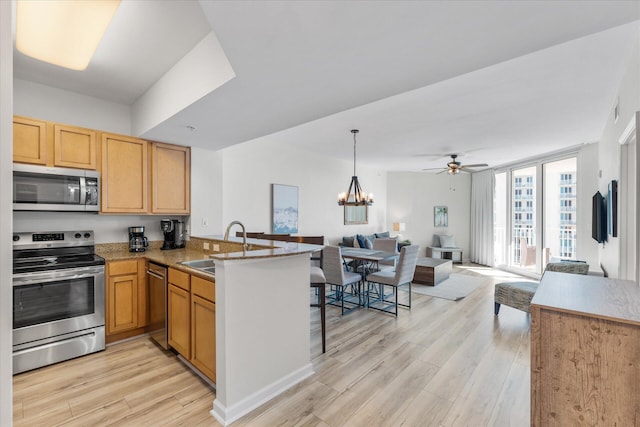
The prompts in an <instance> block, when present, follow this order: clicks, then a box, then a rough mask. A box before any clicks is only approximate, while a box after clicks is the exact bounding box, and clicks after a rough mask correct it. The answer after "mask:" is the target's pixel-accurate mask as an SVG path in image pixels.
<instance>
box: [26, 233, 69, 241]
mask: <svg viewBox="0 0 640 427" xmlns="http://www.w3.org/2000/svg"><path fill="white" fill-rule="evenodd" d="M32 240H33V241H34V242H51V241H53V240H64V233H44V234H41V233H34V234H33V236H32Z"/></svg>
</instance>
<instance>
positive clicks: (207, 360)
mask: <svg viewBox="0 0 640 427" xmlns="http://www.w3.org/2000/svg"><path fill="white" fill-rule="evenodd" d="M193 280H194V282H195V281H196V280H198V281H201V282H204V286H205V287H209V288H210V289H211V291H213V290H214V284H213V282H208V281H205V280H202V279H200V278H198V277H193ZM194 284H195V283H194ZM196 292H197V288H196V287H195V286H193V287H192V295H191V363H193V365H194V366H195V367H196V368H198V369H199V370H200V371H201V372H202V373H204V374H205V375H206V376H207V377H209V378H211V379H212V380H214V381H215V379H216V303H215V302H213V300H214V298H211V300H209V299H206V298H203V297H202V296H200V295H198V294H197V293H196Z"/></svg>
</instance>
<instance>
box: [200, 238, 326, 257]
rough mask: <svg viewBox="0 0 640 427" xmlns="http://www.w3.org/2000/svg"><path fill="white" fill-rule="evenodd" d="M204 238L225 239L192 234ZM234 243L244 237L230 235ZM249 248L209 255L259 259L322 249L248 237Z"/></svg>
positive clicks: (304, 244) (308, 245) (295, 243)
mask: <svg viewBox="0 0 640 427" xmlns="http://www.w3.org/2000/svg"><path fill="white" fill-rule="evenodd" d="M192 237H195V238H198V239H203V240H213V241H224V239H223V237H222V236H217V235H214V236H192ZM227 241H229V242H233V243H242V237H229V239H228V240H227ZM247 244H248V245H249V249H250V250H248V251H246V252H243V251H237V252H227V253H212V254H210V255H209V256H210V257H211V258H213V259H218V260H225V261H226V260H238V259H257V258H273V257H280V256H291V255H298V254H304V253H311V252H315V251H317V250H320V249H322V248H323V247H324V246H321V245H310V244H308V243H297V242H282V241H280V240H265V239H255V238H249V239H247ZM253 245H255V246H260V247H261V248H259V249H254V250H251V246H253Z"/></svg>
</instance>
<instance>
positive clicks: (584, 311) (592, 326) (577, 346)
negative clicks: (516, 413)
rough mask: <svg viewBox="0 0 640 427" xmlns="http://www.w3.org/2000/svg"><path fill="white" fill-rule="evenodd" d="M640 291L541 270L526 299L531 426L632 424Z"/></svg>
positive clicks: (638, 375) (637, 415)
mask: <svg viewBox="0 0 640 427" xmlns="http://www.w3.org/2000/svg"><path fill="white" fill-rule="evenodd" d="M639 420H640V288H639V287H638V285H637V284H635V283H634V282H630V281H625V280H616V279H607V278H601V277H594V276H582V275H574V274H563V273H556V272H546V273H545V274H544V276H543V278H542V281H541V282H540V286H539V287H538V290H537V291H536V294H535V296H534V297H533V300H532V301H531V425H535V426H546V425H558V426H563V425H637V424H638V421H639Z"/></svg>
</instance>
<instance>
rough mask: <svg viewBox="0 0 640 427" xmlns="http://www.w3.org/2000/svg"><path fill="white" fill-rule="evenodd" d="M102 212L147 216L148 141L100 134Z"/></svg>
mask: <svg viewBox="0 0 640 427" xmlns="http://www.w3.org/2000/svg"><path fill="white" fill-rule="evenodd" d="M101 145H102V159H101V174H102V194H101V196H102V201H101V203H102V205H101V207H100V211H101V212H103V213H136V212H137V213H147V210H148V192H147V185H148V181H147V176H148V169H147V165H148V148H147V141H144V140H141V139H137V138H131V137H126V136H121V135H112V134H107V133H103V134H102V141H101Z"/></svg>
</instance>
